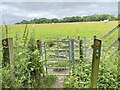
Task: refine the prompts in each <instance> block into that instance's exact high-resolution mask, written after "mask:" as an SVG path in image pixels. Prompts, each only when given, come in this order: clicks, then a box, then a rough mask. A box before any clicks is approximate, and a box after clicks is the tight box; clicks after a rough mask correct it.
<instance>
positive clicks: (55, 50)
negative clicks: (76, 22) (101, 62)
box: [43, 37, 92, 75]
mask: <svg viewBox="0 0 120 90" xmlns="http://www.w3.org/2000/svg"><path fill="white" fill-rule="evenodd" d="M90 40H91V39H86V38H80V37H78V39H71V38H65V39H56V40H48V41H44V45H43V48H44V50H43V52H44V53H43V56H44V57H45V69H46V73H48V74H52V75H69V71H70V70H71V69H72V68H73V66H74V62H75V61H76V60H80V59H82V60H85V59H87V58H86V56H91V53H92V48H91V46H90ZM88 43H89V44H88ZM87 51H88V52H87ZM88 54H90V55H88ZM89 58H90V57H89Z"/></svg>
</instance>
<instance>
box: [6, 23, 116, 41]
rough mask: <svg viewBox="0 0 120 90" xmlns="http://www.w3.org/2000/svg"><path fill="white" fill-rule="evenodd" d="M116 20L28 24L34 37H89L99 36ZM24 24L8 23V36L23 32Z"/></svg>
mask: <svg viewBox="0 0 120 90" xmlns="http://www.w3.org/2000/svg"><path fill="white" fill-rule="evenodd" d="M117 23H118V22H117V21H112V22H108V23H100V22H79V23H64V24H63V23H58V24H35V25H34V26H33V25H31V24H29V25H28V28H29V30H30V32H31V31H32V30H34V33H35V37H36V39H38V38H40V39H42V40H45V39H47V38H49V39H50V38H66V36H70V37H77V36H82V37H90V38H92V37H93V36H94V35H96V36H98V37H101V36H103V35H104V34H105V33H106V32H107V31H109V30H110V29H111V28H113V27H114V26H116V25H117ZM24 28H25V25H9V26H8V29H9V36H10V37H14V36H15V34H16V32H21V33H23V31H24Z"/></svg>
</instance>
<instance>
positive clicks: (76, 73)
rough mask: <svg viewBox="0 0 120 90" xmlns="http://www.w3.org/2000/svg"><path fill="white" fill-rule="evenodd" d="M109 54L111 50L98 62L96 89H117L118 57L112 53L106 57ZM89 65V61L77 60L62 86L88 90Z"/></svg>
mask: <svg viewBox="0 0 120 90" xmlns="http://www.w3.org/2000/svg"><path fill="white" fill-rule="evenodd" d="M111 53H112V50H111V51H109V53H108V54H105V57H103V58H101V60H100V66H99V73H98V74H99V75H98V83H97V85H98V88H118V85H119V84H118V78H117V76H118V70H117V68H118V56H117V54H115V53H114V54H112V56H111V57H108V56H110V54H111ZM91 64H92V62H91V61H89V60H87V61H86V62H83V61H82V60H79V61H78V63H76V64H75V67H74V69H73V70H71V75H70V76H69V77H67V78H66V79H65V81H64V86H65V87H67V88H90V84H91V82H90V78H91Z"/></svg>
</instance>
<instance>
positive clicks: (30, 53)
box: [0, 28, 56, 88]
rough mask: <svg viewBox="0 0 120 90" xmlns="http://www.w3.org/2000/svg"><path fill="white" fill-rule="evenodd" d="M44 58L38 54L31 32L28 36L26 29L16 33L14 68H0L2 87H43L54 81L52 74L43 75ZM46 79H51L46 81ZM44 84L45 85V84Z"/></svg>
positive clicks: (8, 66) (9, 66)
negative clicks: (21, 32) (22, 32)
mask: <svg viewBox="0 0 120 90" xmlns="http://www.w3.org/2000/svg"><path fill="white" fill-rule="evenodd" d="M43 63H44V59H43V58H42V57H40V56H39V52H38V50H37V48H36V40H35V39H34V34H33V33H32V34H31V36H30V38H28V29H27V28H26V29H25V31H24V34H23V37H22V35H21V36H20V33H17V34H16V38H15V39H14V65H13V66H14V68H11V65H9V64H8V65H7V66H6V67H3V68H1V70H0V71H1V72H2V88H45V87H50V86H51V84H52V83H54V81H55V78H56V77H54V76H48V75H46V76H45V72H44V68H43ZM47 79H49V80H51V82H48V81H47ZM44 84H46V85H47V86H45V85H44Z"/></svg>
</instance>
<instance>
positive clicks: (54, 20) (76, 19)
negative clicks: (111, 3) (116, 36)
mask: <svg viewBox="0 0 120 90" xmlns="http://www.w3.org/2000/svg"><path fill="white" fill-rule="evenodd" d="M119 16H120V15H118V17H119ZM118 17H116V16H114V15H110V14H94V15H89V16H82V17H81V16H71V17H64V18H60V19H59V18H51V19H48V18H35V19H32V20H22V21H21V22H17V23H15V24H45V23H67V22H88V21H103V20H109V21H113V20H118Z"/></svg>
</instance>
